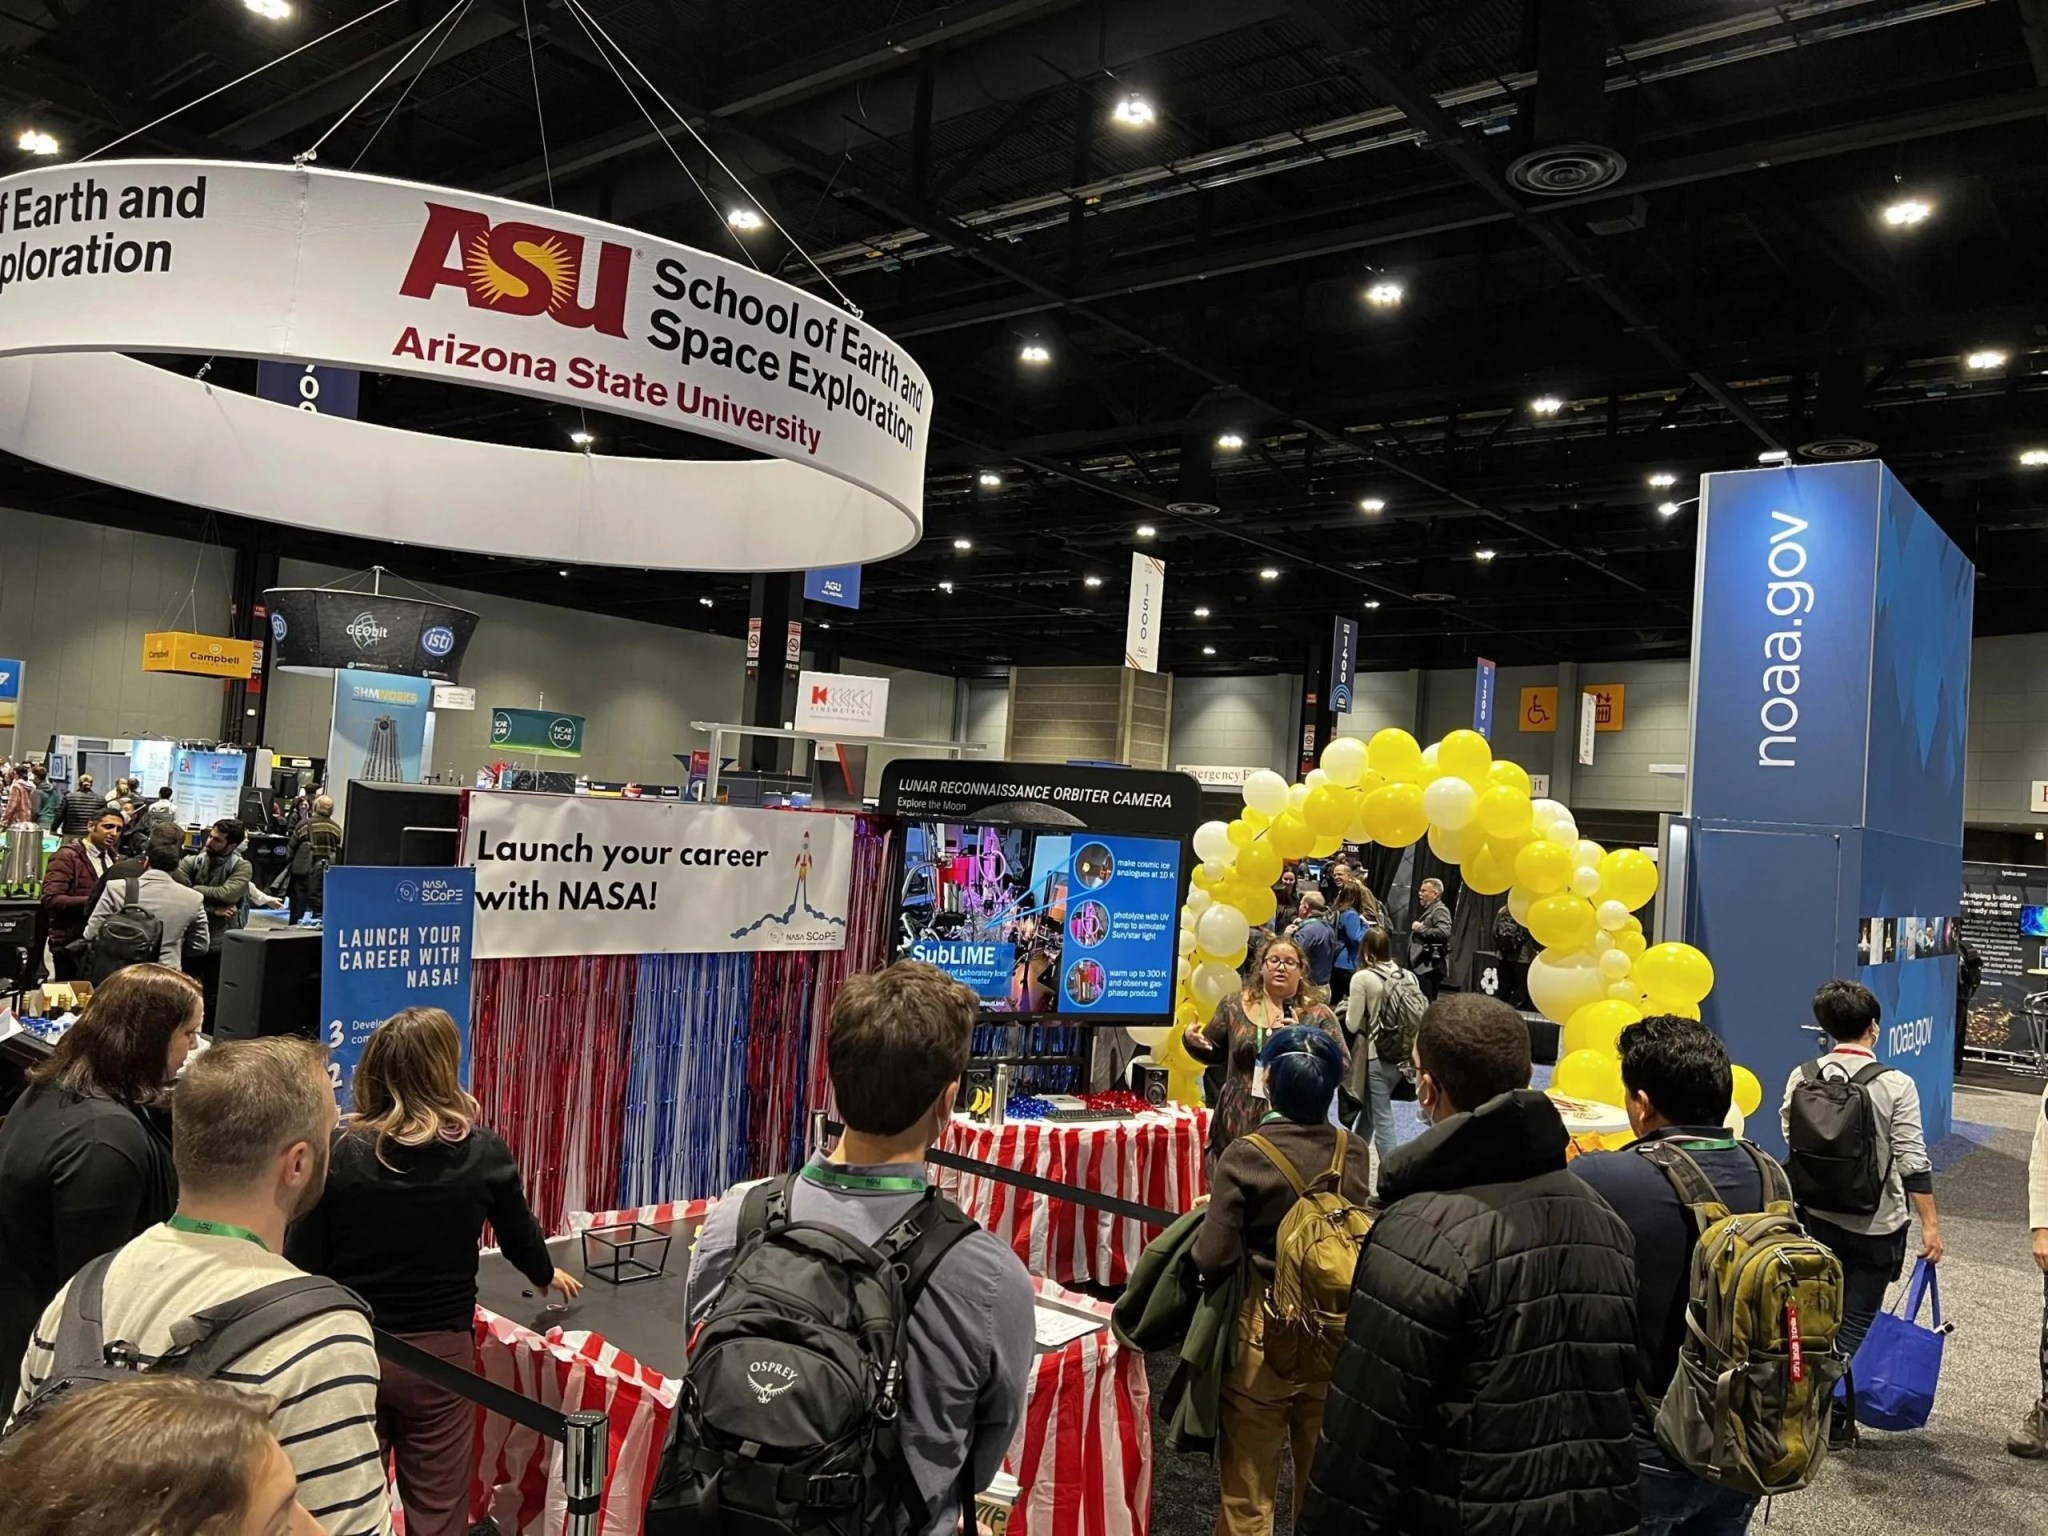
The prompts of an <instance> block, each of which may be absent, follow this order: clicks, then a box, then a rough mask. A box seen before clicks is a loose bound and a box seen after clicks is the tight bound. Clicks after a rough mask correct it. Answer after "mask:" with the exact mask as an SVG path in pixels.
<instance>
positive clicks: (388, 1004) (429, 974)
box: [320, 864, 476, 1113]
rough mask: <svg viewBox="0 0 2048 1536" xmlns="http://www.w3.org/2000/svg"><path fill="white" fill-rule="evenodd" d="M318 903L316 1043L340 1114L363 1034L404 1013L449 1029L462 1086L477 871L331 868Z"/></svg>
mask: <svg viewBox="0 0 2048 1536" xmlns="http://www.w3.org/2000/svg"><path fill="white" fill-rule="evenodd" d="M324 894H325V910H324V912H323V913H322V916H321V932H320V1021H321V1038H322V1043H324V1044H325V1045H326V1047H327V1049H328V1053H329V1054H328V1075H329V1076H330V1077H332V1078H333V1080H334V1087H335V1097H336V1098H337V1099H338V1100H339V1102H340V1104H341V1108H342V1112H343V1113H347V1111H348V1109H349V1107H350V1103H351V1088H352V1086H353V1081H354V1078H355V1071H356V1063H357V1062H359V1061H360V1060H362V1056H363V1046H364V1045H365V1044H366V1043H367V1042H368V1040H369V1038H370V1034H371V1032H372V1031H373V1030H375V1029H376V1027H377V1026H378V1025H379V1024H381V1023H383V1022H384V1021H385V1020H386V1019H388V1018H390V1017H391V1016H392V1015H393V1014H394V1013H400V1012H403V1011H404V1010H405V1009H407V1008H439V1009H442V1010H444V1011H445V1012H446V1013H447V1014H448V1016H449V1017H450V1018H452V1019H454V1020H455V1029H456V1033H457V1034H459V1035H460V1036H461V1037H462V1081H463V1082H464V1083H467V1082H468V1081H469V963H470V947H471V939H472V936H473V931H474V928H475V923H476V871H475V870H474V869H417V868H410V867H407V868H382V867H378V866H375V865H368V864H337V865H335V866H334V867H333V868H332V869H330V870H328V871H327V879H326V887H325V893H324Z"/></svg>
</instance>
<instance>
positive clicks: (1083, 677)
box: [1005, 667, 1123, 763]
mask: <svg viewBox="0 0 2048 1536" xmlns="http://www.w3.org/2000/svg"><path fill="white" fill-rule="evenodd" d="M1122 671H1123V668H1121V667H1015V668H1012V669H1011V673H1010V676H1011V685H1010V749H1009V751H1008V752H1007V753H1006V754H1005V755H1006V756H1008V757H1010V758H1012V759H1014V760H1015V761H1017V762H1022V763H1066V762H1076V761H1079V762H1114V761H1117V760H1118V759H1119V752H1118V737H1119V732H1120V728H1121V725H1122V719H1123V683H1122V679H1121V677H1120V676H1119V674H1120V673H1121V672H1122Z"/></svg>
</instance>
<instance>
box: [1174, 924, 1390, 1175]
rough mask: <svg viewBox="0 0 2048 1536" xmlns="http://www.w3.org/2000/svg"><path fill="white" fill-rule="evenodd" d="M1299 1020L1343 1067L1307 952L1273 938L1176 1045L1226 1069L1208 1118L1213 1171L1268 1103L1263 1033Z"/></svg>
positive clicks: (1340, 1040)
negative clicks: (1326, 1042) (1242, 978)
mask: <svg viewBox="0 0 2048 1536" xmlns="http://www.w3.org/2000/svg"><path fill="white" fill-rule="evenodd" d="M1297 1024H1300V1025H1304V1026H1306V1027H1307V1028H1310V1029H1320V1030H1321V1031H1322V1032H1323V1033H1324V1034H1326V1035H1328V1036H1329V1037H1330V1038H1331V1039H1333V1040H1335V1041H1336V1042H1337V1051H1338V1054H1339V1055H1340V1056H1342V1057H1343V1059H1344V1062H1345V1064H1346V1065H1347V1066H1349V1064H1350V1060H1351V1056H1350V1052H1349V1051H1347V1050H1346V1049H1345V1046H1344V1037H1343V1035H1341V1034H1340V1033H1339V1032H1338V1030H1337V1016H1336V1015H1335V1014H1334V1013H1332V1012H1331V1011H1330V1010H1329V1008H1328V1007H1327V1006H1325V1005H1324V1004H1322V1003H1319V1002H1317V1001H1316V1000H1315V996H1314V994H1313V993H1312V992H1311V991H1310V990H1309V979H1308V957H1307V956H1306V955H1305V954H1303V952H1302V948H1301V946H1300V945H1299V944H1298V943H1296V942H1295V941H1294V940H1293V939H1275V940H1273V941H1272V942H1271V943H1270V944H1268V945H1267V946H1266V948H1265V951H1264V953H1263V954H1261V955H1260V957H1259V964H1258V968H1257V969H1256V970H1255V971H1253V972H1252V975H1251V979H1250V980H1249V981H1247V982H1246V984H1245V986H1244V988H1243V990H1242V991H1240V992H1238V993H1236V994H1235V995H1233V996H1231V997H1226V998H1225V999H1223V1001H1222V1002H1220V1003H1218V1004H1217V1005H1216V1012H1215V1015H1214V1016H1213V1017H1212V1018H1211V1019H1210V1020H1209V1022H1208V1023H1207V1024H1206V1025H1202V1026H1199V1027H1195V1026H1190V1027H1189V1028H1188V1029H1187V1030H1185V1031H1183V1032H1182V1034H1181V1044H1182V1045H1184V1046H1186V1047H1187V1051H1188V1054H1189V1055H1190V1056H1192V1057H1194V1058H1195V1060H1197V1061H1200V1062H1214V1063H1218V1064H1220V1065H1222V1066H1224V1067H1225V1068H1226V1072H1225V1076H1224V1079H1223V1085H1222V1087H1221V1088H1220V1089H1219V1090H1218V1091H1217V1094H1216V1108H1215V1112H1214V1113H1213V1114H1212V1115H1210V1117H1209V1166H1210V1168H1211V1170H1213V1169H1214V1168H1215V1166H1216V1160H1217V1158H1219V1157H1221V1156H1222V1155H1223V1149H1224V1148H1225V1147H1227V1146H1229V1145H1230V1144H1231V1143H1232V1142H1233V1141H1235V1140H1237V1138H1238V1137H1240V1136H1242V1135H1244V1133H1245V1132H1246V1131H1249V1130H1251V1129H1252V1128H1253V1127H1254V1126H1256V1125H1257V1124H1258V1123H1259V1118H1260V1117H1261V1116H1262V1115H1264V1114H1265V1113H1266V1112H1267V1111H1268V1110H1270V1109H1271V1108H1272V1107H1273V1106H1272V1105H1271V1104H1270V1103H1269V1102H1268V1101H1267V1097H1266V1075H1265V1073H1264V1072H1262V1071H1260V1070H1259V1065H1258V1062H1259V1053H1260V1052H1261V1051H1262V1050H1264V1049H1265V1048H1266V1039H1267V1037H1268V1036H1270V1035H1273V1034H1275V1033H1277V1032H1278V1031H1280V1030H1283V1029H1290V1028H1292V1027H1293V1026H1295V1025H1297Z"/></svg>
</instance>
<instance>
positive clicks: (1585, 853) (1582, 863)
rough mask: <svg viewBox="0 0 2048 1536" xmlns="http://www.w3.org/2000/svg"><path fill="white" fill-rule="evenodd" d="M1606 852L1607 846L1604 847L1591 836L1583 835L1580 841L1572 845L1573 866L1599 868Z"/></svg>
mask: <svg viewBox="0 0 2048 1536" xmlns="http://www.w3.org/2000/svg"><path fill="white" fill-rule="evenodd" d="M1606 852H1607V850H1606V849H1605V848H1602V847H1601V846H1600V845H1599V844H1598V843H1596V842H1594V841H1593V839H1591V838H1590V837H1582V838H1580V839H1579V840H1578V842H1576V843H1574V844H1573V845H1572V868H1573V869H1592V868H1597V867H1598V866H1599V863H1600V859H1601V856H1602V855H1603V854H1605V853H1606Z"/></svg>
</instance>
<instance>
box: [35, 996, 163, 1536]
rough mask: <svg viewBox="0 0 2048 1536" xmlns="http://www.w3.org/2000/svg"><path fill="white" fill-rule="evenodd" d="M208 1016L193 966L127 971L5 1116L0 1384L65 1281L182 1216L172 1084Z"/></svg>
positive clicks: (69, 1034) (71, 1032) (59, 1045)
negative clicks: (175, 1160)
mask: <svg viewBox="0 0 2048 1536" xmlns="http://www.w3.org/2000/svg"><path fill="white" fill-rule="evenodd" d="M201 1013H202V1004H201V999H200V992H199V984H198V983H197V982H195V981H194V980H192V978H191V977H189V976H187V975H185V974H184V972H182V971H174V970H172V969H170V968H169V967H168V966H162V965H131V966H128V967H126V968H124V969H122V970H119V971H116V972H115V973H114V974H113V975H112V976H109V977H108V978H107V979H106V980H105V981H104V982H102V983H101V984H100V988H99V990H98V991H96V992H95V993H94V994H93V996H92V1000H91V1001H90V1002H88V1003H87V1004H86V1005H85V1011H84V1012H83V1013H81V1014H80V1015H79V1016H78V1022H77V1023H76V1024H73V1025H72V1026H71V1028H70V1029H69V1030H67V1031H66V1032H65V1034H64V1037H63V1038H62V1039H61V1040H59V1041H58V1042H57V1046H56V1049H55V1050H53V1051H52V1052H51V1053H50V1057H49V1059H48V1060H47V1061H45V1062H43V1063H42V1064H41V1065H40V1066H38V1067H36V1068H35V1070H33V1071H32V1072H30V1073H29V1087H28V1091H27V1092H26V1093H24V1094H23V1095H22V1096H21V1097H20V1098H19V1099H18V1100H16V1101H15V1105H14V1108H13V1109H12V1110H10V1111H9V1112H8V1115H7V1118H6V1120H5V1121H0V1381H4V1382H7V1383H9V1384H12V1383H13V1382H14V1380H15V1379H16V1378H17V1377H18V1376H19V1375H20V1374H21V1357H22V1356H23V1355H24V1354H26V1353H27V1352H28V1341H29V1336H30V1334H31V1333H33V1332H34V1330H35V1326H36V1319H37V1318H39V1317H41V1316H42V1315H43V1308H45V1307H46V1306H48V1305H49V1304H50V1300H51V1298H52V1297H54V1296H55V1295H56V1294H57V1292H58V1291H59V1290H61V1289H62V1288H63V1285H64V1282H65V1281H67V1280H69V1279H70V1278H71V1277H72V1276H73V1275H74V1274H76V1273H77V1272H78V1271H79V1269H80V1268H81V1267H82V1266H84V1264H85V1263H86V1262H87V1261H88V1260H91V1259H96V1258H98V1257H99V1256H100V1255H101V1254H103V1253H112V1252H113V1251H114V1250H115V1249H116V1248H119V1247H121V1246H122V1245H123V1244H124V1243H126V1242H127V1241H128V1240H129V1239H130V1238H132V1237H137V1236H139V1235H140V1234H141V1233H142V1232H144V1231H145V1230H147V1229H148V1228H150V1227H153V1226H155V1225H156V1224H157V1223H158V1222H160V1221H163V1220H165V1219H166V1218H168V1217H169V1216H170V1214H171V1212H172V1211H174V1210H175V1209H177V1205H178V1176H177V1174H176V1173H175V1172H174V1171H173V1170H172V1167H171V1136H170V1120H169V1113H168V1106H169V1103H170V1098H169V1095H168V1093H167V1092H166V1090H167V1089H168V1088H169V1087H170V1085H171V1082H172V1080H173V1079H175V1078H176V1077H177V1075H178V1073H179V1072H180V1071H181V1070H182V1069H183V1067H184V1065H185V1057H186V1056H187V1055H188V1054H189V1053H190V1052H191V1051H192V1049H193V1048H194V1046H196V1045H197V1044H198V1041H199V1024H200V1017H201ZM0 1529H4V1527H0Z"/></svg>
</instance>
